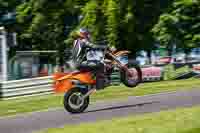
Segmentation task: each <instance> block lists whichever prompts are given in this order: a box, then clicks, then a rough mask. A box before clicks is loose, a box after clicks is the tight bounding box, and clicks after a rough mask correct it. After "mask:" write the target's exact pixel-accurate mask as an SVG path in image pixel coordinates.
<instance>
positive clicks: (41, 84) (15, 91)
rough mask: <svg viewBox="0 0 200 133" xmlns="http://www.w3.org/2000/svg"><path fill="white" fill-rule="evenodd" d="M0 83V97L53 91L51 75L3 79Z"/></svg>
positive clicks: (5, 97)
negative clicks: (10, 79)
mask: <svg viewBox="0 0 200 133" xmlns="http://www.w3.org/2000/svg"><path fill="white" fill-rule="evenodd" d="M0 85H1V86H0V98H1V99H7V98H14V97H20V96H29V95H38V94H46V93H52V92H53V91H52V90H53V77H52V76H47V77H39V78H31V79H23V80H12V81H4V82H1V83H0Z"/></svg>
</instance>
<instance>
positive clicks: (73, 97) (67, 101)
mask: <svg viewBox="0 0 200 133" xmlns="http://www.w3.org/2000/svg"><path fill="white" fill-rule="evenodd" d="M84 94H85V93H83V92H81V90H80V89H79V88H73V89H71V90H70V91H68V92H66V93H65V95H64V108H65V109H66V110H67V111H68V112H70V113H82V112H83V111H85V109H87V107H88V105H89V100H90V98H89V96H88V97H87V98H85V99H83V100H81V97H82V96H83V95H84Z"/></svg>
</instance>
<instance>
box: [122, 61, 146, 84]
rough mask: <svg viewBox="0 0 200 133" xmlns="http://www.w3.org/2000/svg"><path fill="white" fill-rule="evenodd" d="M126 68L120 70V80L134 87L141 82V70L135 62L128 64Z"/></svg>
mask: <svg viewBox="0 0 200 133" xmlns="http://www.w3.org/2000/svg"><path fill="white" fill-rule="evenodd" d="M126 67H127V68H128V69H127V70H122V72H121V81H122V83H123V84H124V85H125V86H127V87H136V86H137V85H138V84H139V83H141V82H142V70H141V68H140V66H139V65H137V64H131V63H130V64H128V65H127V66H126Z"/></svg>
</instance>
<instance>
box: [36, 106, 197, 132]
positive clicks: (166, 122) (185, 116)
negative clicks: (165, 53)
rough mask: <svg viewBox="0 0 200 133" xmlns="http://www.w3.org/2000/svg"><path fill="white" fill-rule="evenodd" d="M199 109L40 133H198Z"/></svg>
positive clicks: (146, 115)
mask: <svg viewBox="0 0 200 133" xmlns="http://www.w3.org/2000/svg"><path fill="white" fill-rule="evenodd" d="M199 112H200V107H193V108H185V109H182V108H181V109H177V110H173V111H165V112H159V113H152V114H145V115H143V116H129V117H126V118H120V119H112V120H109V121H100V122H95V123H88V124H81V125H74V126H66V127H64V128H54V129H53V128H52V129H48V130H45V131H42V132H40V133H66V132H68V133H102V132H103V133H199V132H200V119H199V118H200V113H199Z"/></svg>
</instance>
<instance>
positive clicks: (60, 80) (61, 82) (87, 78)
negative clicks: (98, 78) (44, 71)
mask: <svg viewBox="0 0 200 133" xmlns="http://www.w3.org/2000/svg"><path fill="white" fill-rule="evenodd" d="M53 77H54V80H55V83H54V91H55V92H57V93H62V92H63V93H64V92H67V91H69V90H70V89H72V88H73V87H74V86H75V85H74V84H73V83H72V82H71V80H72V79H73V80H79V81H80V82H81V83H83V84H95V80H93V79H92V75H91V73H90V72H83V73H65V74H63V73H56V74H54V75H53Z"/></svg>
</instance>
